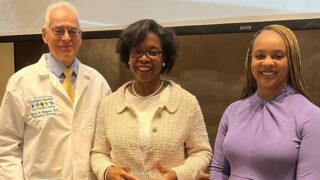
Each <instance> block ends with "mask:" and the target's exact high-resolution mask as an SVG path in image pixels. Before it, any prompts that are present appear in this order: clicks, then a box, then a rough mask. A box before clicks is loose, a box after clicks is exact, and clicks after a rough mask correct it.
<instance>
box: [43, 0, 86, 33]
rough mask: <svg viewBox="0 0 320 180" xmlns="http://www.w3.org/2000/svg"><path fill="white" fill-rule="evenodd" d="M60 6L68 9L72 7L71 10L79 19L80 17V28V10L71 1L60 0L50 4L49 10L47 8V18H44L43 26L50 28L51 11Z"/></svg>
mask: <svg viewBox="0 0 320 180" xmlns="http://www.w3.org/2000/svg"><path fill="white" fill-rule="evenodd" d="M60 7H66V8H68V9H70V10H71V11H73V12H74V14H75V15H76V16H77V19H78V26H79V28H80V23H79V20H80V18H79V13H78V10H77V9H76V7H75V6H74V5H73V4H71V3H69V2H66V1H58V2H56V3H53V4H51V5H50V6H48V8H47V10H46V14H45V20H44V25H43V28H46V29H48V28H49V24H50V13H51V11H52V10H53V9H56V8H60Z"/></svg>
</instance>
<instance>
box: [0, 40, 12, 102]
mask: <svg viewBox="0 0 320 180" xmlns="http://www.w3.org/2000/svg"><path fill="white" fill-rule="evenodd" d="M13 50H14V46H13V43H0V102H2V98H3V94H4V91H5V89H6V85H7V82H8V79H9V77H10V76H11V75H12V74H13V73H14V54H13V52H14V51H13Z"/></svg>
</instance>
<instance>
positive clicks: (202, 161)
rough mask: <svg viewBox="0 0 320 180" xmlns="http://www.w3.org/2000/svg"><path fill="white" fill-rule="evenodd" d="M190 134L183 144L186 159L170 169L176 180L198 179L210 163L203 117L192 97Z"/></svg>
mask: <svg viewBox="0 0 320 180" xmlns="http://www.w3.org/2000/svg"><path fill="white" fill-rule="evenodd" d="M190 106H191V109H190V112H191V114H190V116H189V117H188V118H190V119H189V120H188V121H189V122H190V124H189V128H190V133H189V135H188V138H187V140H186V142H185V146H186V152H187V159H186V160H185V162H184V163H183V164H182V165H180V166H177V167H174V168H172V170H174V171H175V172H176V174H177V177H178V179H185V180H189V179H190V180H192V179H199V177H201V175H202V174H203V173H204V171H205V170H206V169H207V167H208V165H209V164H210V162H211V158H212V150H211V147H210V143H209V139H208V133H207V130H206V126H205V123H204V119H203V115H202V112H201V109H200V106H199V104H198V101H197V100H196V98H195V97H194V96H192V100H191V103H190Z"/></svg>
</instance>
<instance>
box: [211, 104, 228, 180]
mask: <svg viewBox="0 0 320 180" xmlns="http://www.w3.org/2000/svg"><path fill="white" fill-rule="evenodd" d="M227 131H228V109H227V110H226V111H225V112H224V114H223V116H222V119H221V121H220V125H219V128H218V133H217V137H216V140H215V146H214V156H213V160H212V163H211V167H210V176H209V179H210V180H227V179H228V177H229V175H230V165H229V162H228V160H227V159H226V158H225V156H224V154H223V142H224V138H225V137H226V134H227Z"/></svg>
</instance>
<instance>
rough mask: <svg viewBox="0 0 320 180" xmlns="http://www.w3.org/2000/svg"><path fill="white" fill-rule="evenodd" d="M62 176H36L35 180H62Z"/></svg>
mask: <svg viewBox="0 0 320 180" xmlns="http://www.w3.org/2000/svg"><path fill="white" fill-rule="evenodd" d="M62 179H63V178H62V177H54V178H45V179H43V178H36V179H35V180H62Z"/></svg>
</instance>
